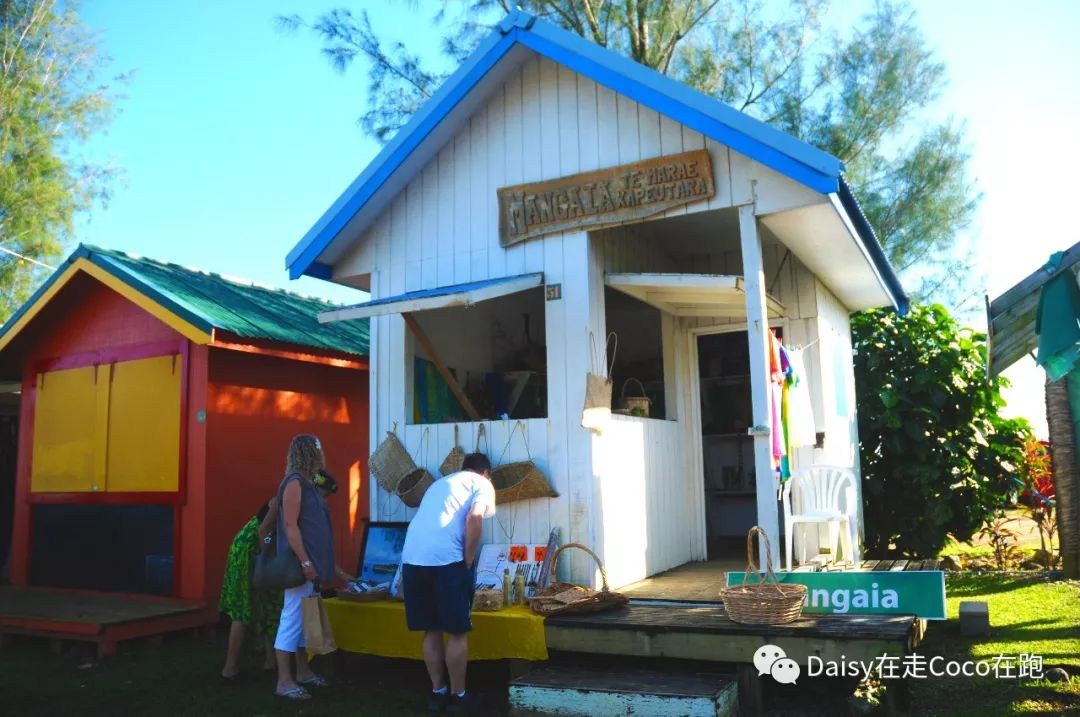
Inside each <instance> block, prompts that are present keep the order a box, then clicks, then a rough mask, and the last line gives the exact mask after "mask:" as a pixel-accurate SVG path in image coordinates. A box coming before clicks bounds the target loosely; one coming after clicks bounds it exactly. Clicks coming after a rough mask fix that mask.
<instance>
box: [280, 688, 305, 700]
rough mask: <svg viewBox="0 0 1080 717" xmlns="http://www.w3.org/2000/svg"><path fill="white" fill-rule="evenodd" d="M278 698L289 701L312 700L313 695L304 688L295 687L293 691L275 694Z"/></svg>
mask: <svg viewBox="0 0 1080 717" xmlns="http://www.w3.org/2000/svg"><path fill="white" fill-rule="evenodd" d="M274 694H275V695H276V696H278V697H284V698H285V699H287V700H310V699H311V693H310V692H308V691H307V690H305V689H304V688H303V687H294V688H292V689H291V690H286V691H285V692H275V693H274Z"/></svg>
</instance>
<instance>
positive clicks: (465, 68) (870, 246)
mask: <svg viewBox="0 0 1080 717" xmlns="http://www.w3.org/2000/svg"><path fill="white" fill-rule="evenodd" d="M516 46H523V47H526V48H528V49H530V50H532V51H533V52H536V53H538V54H540V55H543V56H546V57H548V58H550V59H551V60H552V61H554V62H556V63H559V64H561V65H563V66H565V67H568V68H570V69H572V70H574V71H575V72H577V73H579V74H581V75H583V76H585V77H588V78H589V79H591V80H593V81H594V82H597V83H598V84H601V85H603V86H605V87H608V88H610V89H612V90H614V91H615V92H618V93H620V94H622V95H624V96H626V97H629V98H631V99H633V100H635V101H637V102H639V103H641V104H643V105H645V106H647V107H650V108H652V109H653V110H655V111H657V112H658V113H660V114H663V115H665V116H667V117H670V118H672V119H674V120H676V121H678V122H680V123H681V124H684V125H686V126H687V127H691V128H692V129H695V130H697V131H698V132H701V133H702V134H703V135H705V136H707V137H710V138H712V139H714V140H716V141H717V142H720V143H722V144H724V145H726V146H728V147H731V148H732V149H734V150H736V151H737V152H740V153H741V154H744V155H746V156H748V157H750V158H752V159H754V160H755V161H757V162H760V163H761V164H764V165H766V166H768V167H770V168H772V169H774V170H775V171H777V172H779V173H781V174H784V175H785V176H787V177H790V178H791V179H793V180H795V181H797V182H799V183H801V184H803V185H805V186H807V187H810V188H811V189H814V190H816V191H818V192H821V193H822V194H832V193H837V192H839V193H840V194H841V199H842V200H843V194H844V192H843V191H842V189H843V188H846V185H845V184H844V181H843V171H844V165H843V162H841V161H840V160H839V159H837V158H836V157H834V156H832V155H830V154H828V153H827V152H823V151H822V150H820V149H818V148H816V147H813V146H811V145H809V144H807V143H806V142H803V141H801V140H799V139H796V138H795V137H792V136H790V135H788V134H785V133H783V132H780V131H779V130H777V129H775V128H773V127H770V126H769V125H767V124H765V123H764V122H761V121H759V120H756V119H754V118H753V117H750V116H749V115H746V114H744V113H742V112H739V111H738V110H735V109H733V108H731V107H728V106H727V105H725V104H723V103H722V102H719V101H717V100H715V99H713V98H711V97H708V96H707V95H704V94H702V93H700V92H697V91H696V90H693V89H691V88H690V87H688V86H686V85H684V84H682V83H680V82H678V81H676V80H674V79H672V78H670V77H667V76H666V75H662V74H660V73H658V72H656V71H655V70H652V69H650V68H648V67H645V66H644V65H640V64H638V63H636V62H634V61H633V60H631V59H629V58H627V57H624V56H622V55H619V54H617V53H614V52H611V51H610V50H607V49H605V48H602V47H600V46H599V45H596V44H595V43H592V42H590V41H588V40H586V39H584V38H582V37H579V36H578V35H575V34H573V33H571V32H568V31H566V30H563V29H561V28H559V27H556V26H555V25H552V24H551V23H548V22H545V21H543V20H538V19H537V18H535V17H533V16H532V15H529V14H528V13H525V12H522V11H514V12H511V13H510V14H508V15H507V16H506V17H505V18H504V19H503V20H502V22H500V23H499V25H498V26H497V27H496V29H495V30H494V31H493V32H492V33H491V35H489V36H488V37H487V38H486V39H485V40H484V41H483V42H482V43H481V44H480V46H479V47H478V48H477V50H476V52H474V53H473V54H472V55H471V56H470V57H469V58H468V59H467V60H466V61H465V62H464V63H463V64H462V65H461V67H459V68H458V70H457V71H456V72H455V73H454V74H453V75H451V77H450V78H449V79H448V80H447V81H446V82H445V83H444V84H443V86H442V87H440V88H439V91H438V92H436V93H435V95H433V96H432V98H431V99H430V100H428V102H426V103H425V104H424V105H423V106H422V107H421V108H420V110H419V111H418V112H417V113H416V114H415V115H414V116H413V117H412V119H411V120H410V121H409V123H408V124H406V125H405V127H403V128H402V129H401V130H400V131H399V132H398V133H397V135H395V137H394V138H393V140H391V141H390V142H389V143H388V144H387V145H386V146H385V147H384V148H383V150H382V151H381V152H380V153H379V155H378V156H377V157H376V158H375V159H374V160H373V161H372V162H371V163H370V164H369V165H368V166H367V167H366V168H365V169H364V171H363V172H362V173H361V174H360V175H359V176H358V177H357V178H356V180H354V181H353V182H352V184H350V185H349V187H348V188H347V189H346V190H345V192H343V193H342V194H341V196H340V197H338V199H337V200H336V201H335V202H334V203H333V204H332V205H331V206H330V208H329V209H328V210H327V211H326V212H325V213H324V214H323V216H322V217H320V218H319V220H318V221H317V222H316V223H315V225H314V226H312V228H311V229H310V230H309V231H308V232H307V234H305V235H304V237H303V238H302V239H301V240H300V242H299V243H297V245H296V246H295V247H294V248H293V249H292V251H290V252H289V254H288V256H287V258H286V262H285V263H286V266H287V268H288V270H289V274H290V276H292V277H293V278H297V277H299V276H301V275H305V274H306V275H309V276H315V277H318V278H323V279H328V278H329V277H330V268H329V266H327V265H326V264H324V263H321V262H320V261H319V260H320V258H321V256H322V254H323V252H324V251H325V250H326V249H327V248H328V247H329V246H330V244H331V243H332V242H333V241H334V239H335V238H336V237H337V236H338V234H339V233H340V232H341V231H342V230H343V229H344V228H345V226H346V224H348V223H349V221H350V220H351V219H352V218H353V217H354V216H356V214H357V213H358V212H359V211H360V210H361V209H362V208H363V207H364V206H365V205H366V204H367V203H368V202H369V201H371V200H372V199H373V198H374V197H375V195H376V193H377V192H378V191H379V190H380V189H381V188H382V187H383V185H384V184H385V183H386V182H387V180H388V179H389V178H390V177H391V175H393V174H394V172H396V171H397V170H398V169H399V168H400V167H401V165H402V164H403V163H405V162H406V160H408V159H409V157H410V156H411V155H412V154H413V153H414V151H415V150H417V148H418V147H419V146H420V145H421V144H422V143H423V142H424V141H425V140H426V139H427V138H428V137H429V136H430V135H431V134H432V132H433V131H434V130H435V129H436V128H437V127H438V126H439V124H440V123H441V122H442V121H443V120H444V119H445V118H446V117H447V116H448V115H449V114H450V113H451V112H452V111H453V110H454V109H455V108H456V107H457V106H458V105H459V104H460V103H461V102H462V100H464V99H465V97H466V96H467V95H468V94H469V93H470V92H471V91H472V89H473V88H475V87H476V86H477V84H479V83H480V82H481V81H482V80H483V79H484V77H485V76H486V75H487V74H488V73H489V72H490V71H491V70H492V69H493V68H494V67H495V66H496V65H497V64H498V63H499V62H500V61H502V60H503V58H505V57H506V56H507V54H508V53H509V52H510V51H511V50H512V49H514V48H515V47H516ZM846 193H847V194H848V195H850V191H848V192H846ZM843 203H844V206H845V208H847V207H848V202H847V201H844V202H843ZM858 217H861V212H857V217H856V216H853V217H852V219H853V224H854V225H855V226H856V228H857V229H858V231H859V238H860V240H861V241H862V242H863V243H864V244H865V245H866V248H867V253H868V255H869V256H870V257H871V258H872V260H873V261H874V264H875V267H876V269H877V270H878V272H879V273H880V274H881V275H882V276H883V277H884V280H885V283H886V284H887V286H888V288H889V291H890V293H892V294H893V296H894V302H895V303H896V304H897V306H901V305H904V304H906V301H907V298H906V296H905V295H904V292H903V289H902V288H901V287H900V282H899V280H898V279H897V277H896V275H895V272H894V271H893V269H892V267H891V266H890V265H889V263H888V261H887V260H886V259H885V258H884V253H883V252H881V251H880V245H879V244H878V243H877V240H876V238H875V237H874V235H873V231H872V230H870V229H869V225H868V224H866V222H865V218H863V219H862V221H859V220H858Z"/></svg>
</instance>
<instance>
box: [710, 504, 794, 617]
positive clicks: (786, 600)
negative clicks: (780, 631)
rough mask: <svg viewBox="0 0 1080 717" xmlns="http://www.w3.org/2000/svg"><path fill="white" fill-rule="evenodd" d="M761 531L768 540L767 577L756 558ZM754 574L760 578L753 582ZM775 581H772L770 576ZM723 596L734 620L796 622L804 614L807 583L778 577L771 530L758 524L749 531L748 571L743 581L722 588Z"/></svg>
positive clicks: (747, 546) (747, 541)
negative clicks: (761, 574) (794, 582)
mask: <svg viewBox="0 0 1080 717" xmlns="http://www.w3.org/2000/svg"><path fill="white" fill-rule="evenodd" d="M755 534H757V535H760V536H761V541H762V542H763V543H764V544H765V555H766V557H767V560H768V563H767V565H766V573H765V578H764V580H762V578H761V577H760V571H759V569H758V565H757V561H756V560H755V559H754V535H755ZM751 575H754V576H755V577H756V578H757V579H758V580H759V581H760V582H757V583H750V576H751ZM770 578H771V579H772V582H769V579H770ZM720 599H721V600H722V601H723V602H724V609H725V610H726V611H727V615H728V617H729V618H731V620H732V622H740V623H743V624H746V625H783V624H785V623H789V622H794V621H795V620H798V619H799V616H800V615H802V607H803V601H804V600H805V599H806V586H805V585H795V584H792V583H781V582H780V581H779V580H777V579H776V573H774V572H773V564H772V545H771V544H770V543H769V536H768V534H767V533H766V532H765V531H764V530H762V529H761V528H759V527H758V526H756V525H755V526H754V527H753V528H751V529H750V532H749V533H747V534H746V573H745V574H744V575H743V583H742V584H741V585H735V586H732V587H725V588H723V589H721V590H720Z"/></svg>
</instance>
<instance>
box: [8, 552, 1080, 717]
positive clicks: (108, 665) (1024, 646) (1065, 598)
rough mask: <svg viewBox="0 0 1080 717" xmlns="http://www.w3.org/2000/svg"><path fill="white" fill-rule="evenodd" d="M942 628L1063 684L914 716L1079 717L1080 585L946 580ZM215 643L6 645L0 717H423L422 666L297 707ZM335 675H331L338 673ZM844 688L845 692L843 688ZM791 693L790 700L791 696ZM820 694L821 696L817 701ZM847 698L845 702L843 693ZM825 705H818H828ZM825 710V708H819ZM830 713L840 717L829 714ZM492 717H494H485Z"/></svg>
mask: <svg viewBox="0 0 1080 717" xmlns="http://www.w3.org/2000/svg"><path fill="white" fill-rule="evenodd" d="M947 589H948V610H949V617H950V620H948V621H944V622H937V623H931V626H930V629H929V631H928V633H927V639H926V641H925V642H924V643H923V645H922V646H921V647H920V648H919V650H918V651H919V653H920V654H922V655H924V656H925V657H927V658H930V657H933V656H936V655H941V656H943V657H945V658H946V659H948V660H957V661H964V660H967V659H976V660H991V661H992V659H993V658H994V657H995V656H997V655H999V654H1003V655H1012V656H1019V655H1020V654H1022V653H1028V654H1032V653H1033V654H1038V655H1042V656H1043V658H1044V669H1050V668H1051V667H1053V666H1058V665H1060V666H1064V667H1066V668H1067V669H1068V671H1069V672H1071V673H1072V674H1073V675H1074V676H1073V678H1072V681H1071V682H1069V683H1058V684H1051V683H1049V682H1046V681H1040V682H1027V681H1024V682H1021V681H1018V680H1015V679H1012V680H1010V679H995V678H994V677H993V676H992V675H991V676H988V677H955V678H950V677H942V678H931V679H926V680H912V681H911V687H912V712H913V714H917V715H934V716H937V715H940V716H942V717H946V716H948V717H995V716H996V715H1015V714H1046V715H1066V714H1070V715H1080V583H1077V582H1066V581H1047V580H1046V579H1045V578H1042V577H1036V576H1032V577H1027V576H1020V577H1017V576H1016V575H1015V574H1013V575H1002V574H994V573H986V574H959V575H950V576H949V577H948V588H947ZM969 599H979V600H986V601H987V602H988V603H989V604H990V620H991V625H992V626H993V628H992V629H993V634H992V636H991V637H990V638H987V639H981V638H980V639H971V638H964V637H961V636H960V634H959V625H958V623H957V620H956V617H957V612H958V610H959V603H960V601H961V600H969ZM223 651H224V636H222V635H215V636H213V637H212V638H210V637H204V638H196V637H194V636H192V635H177V636H174V637H171V638H169V639H167V640H166V641H165V643H164V645H163V646H161V647H158V648H151V647H148V646H146V645H144V644H141V643H139V642H132V643H121V646H120V654H119V655H118V656H117V657H115V658H110V659H108V660H105V661H104V662H101V663H97V662H95V661H94V660H92V659H90V657H89V656H90V655H91V654H92V653H91V652H90V650H89V648H87V647H85V646H68V647H67V648H66V652H65V653H64V654H62V655H57V654H53V652H52V651H51V650H50V649H49V643H48V642H46V641H41V640H30V639H23V640H13V641H12V644H11V646H10V647H9V646H8V645H7V644H5V646H4V650H3V651H0V715H7V714H11V715H54V714H94V715H99V714H100V715H148V716H151V715H197V716H198V717H211V716H215V717H216V716H217V715H335V716H338V715H343V714H348V715H355V716H357V717H364V716H366V715H370V716H371V717H376V716H378V717H383V716H386V715H403V716H406V717H407V716H409V715H425V714H427V712H426V711H425V703H424V699H425V697H426V696H425V694H424V690H425V689H426V684H427V679H426V675H425V673H424V668H423V665H422V664H420V663H419V662H410V661H404V660H392V661H391V660H365V659H362V658H357V657H355V656H346V657H345V658H344V659H343V660H341V661H340V662H339V661H338V660H336V659H335V658H318V661H317V662H316V665H315V667H316V670H317V671H318V672H320V673H322V674H324V675H326V676H327V677H329V678H331V679H332V680H333V681H334V685H333V686H332V687H330V688H329V689H327V690H323V691H318V692H316V693H315V699H313V700H311V701H310V702H306V703H290V702H286V701H284V700H282V699H280V698H276V697H274V696H273V695H272V692H273V686H274V679H273V677H272V676H271V675H269V674H259V673H257V669H258V665H259V662H258V657H257V656H256V655H254V654H251V655H249V656H248V657H247V662H246V664H245V668H246V669H247V670H248V671H249V672H248V674H250V675H251V677H250V679H249V680H248V681H247V682H245V683H243V684H241V685H238V686H235V687H224V686H222V685H221V682H220V678H219V676H218V671H219V670H220V669H221V660H222V659H223V655H224V652H223ZM339 668H340V669H339ZM469 675H470V685H471V686H472V687H478V688H479V689H480V691H481V692H485V691H486V692H487V694H489V695H492V696H493V697H494V698H495V699H496V700H497V701H499V702H502V703H505V696H506V686H505V685H506V674H505V666H504V665H491V666H489V665H485V664H483V663H480V664H477V665H473V666H471V667H470V672H469ZM852 686H853V685H852ZM793 689H794V688H793ZM797 689H798V690H799V694H798V695H792V699H791V700H788V701H787V702H790V704H787V702H785V705H784V706H782V707H779V710H780V711H779V712H778V713H777V714H781V713H782V714H783V715H785V716H786V717H790V716H791V715H811V714H812V715H826V714H843V712H844V711H846V704H847V703H846V696H844V695H843V694H834V693H833V692H832V691H830V690H833V688H831V687H829V686H828V685H827V684H825V683H817V684H815V683H814V682H808V683H806V684H805V685H803V684H802V683H800V685H799V687H798V688H797ZM822 690H824V692H822ZM847 694H849V693H847ZM826 698H828V700H829V701H828V702H827V701H826ZM826 705H831V706H826ZM838 710H839V711H838ZM495 713H496V714H498V712H495Z"/></svg>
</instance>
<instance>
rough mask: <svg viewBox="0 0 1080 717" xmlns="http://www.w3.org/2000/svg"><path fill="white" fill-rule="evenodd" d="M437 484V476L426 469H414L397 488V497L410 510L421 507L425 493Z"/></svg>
mask: <svg viewBox="0 0 1080 717" xmlns="http://www.w3.org/2000/svg"><path fill="white" fill-rule="evenodd" d="M434 482H435V476H433V475H431V473H429V472H428V471H427V469H425V468H414V469H413V470H411V471H409V473H408V474H407V475H406V476H405V477H404V478H402V479H401V481H400V482H399V483H398V486H397V491H396V493H397V497H398V498H401V502H402V503H404V504H405V505H407V506H409V507H410V508H418V507H420V501H421V500H423V499H424V493H427V489H428V488H430V487H431V486H432V484H433V483H434Z"/></svg>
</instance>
